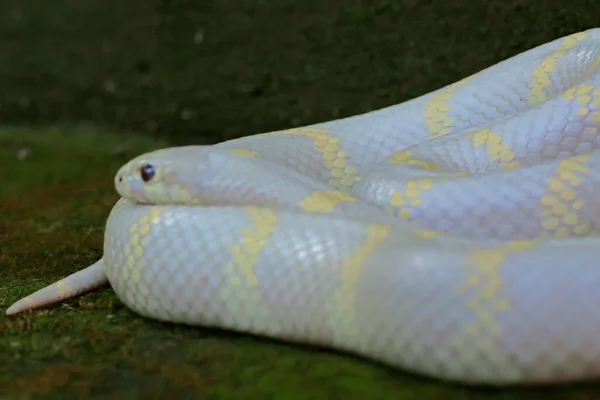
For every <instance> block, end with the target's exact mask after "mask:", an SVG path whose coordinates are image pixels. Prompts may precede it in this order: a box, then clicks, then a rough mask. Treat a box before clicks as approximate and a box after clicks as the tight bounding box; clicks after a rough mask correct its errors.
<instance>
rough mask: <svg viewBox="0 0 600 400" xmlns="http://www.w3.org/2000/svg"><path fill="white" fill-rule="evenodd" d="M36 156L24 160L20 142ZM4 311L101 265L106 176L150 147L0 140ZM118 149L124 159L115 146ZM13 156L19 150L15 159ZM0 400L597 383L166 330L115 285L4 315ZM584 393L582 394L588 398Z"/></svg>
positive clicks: (111, 138) (16, 137) (19, 136)
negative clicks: (383, 362)
mask: <svg viewBox="0 0 600 400" xmlns="http://www.w3.org/2000/svg"><path fill="white" fill-rule="evenodd" d="M16 142H19V146H17V147H23V146H25V147H27V148H29V149H31V153H30V155H29V156H28V157H27V158H25V159H24V160H17V158H16V156H15V154H16V153H15V151H16V150H15V149H16V148H17V147H15V146H14V144H15V143H16ZM0 143H1V144H2V145H1V146H0V148H2V153H1V154H0V157H1V158H0V161H1V163H2V165H5V166H6V167H5V168H4V170H3V171H2V174H5V176H6V177H8V178H9V181H8V185H7V186H6V187H3V188H2V189H1V190H2V196H1V197H0V199H1V201H0V204H1V210H2V215H3V217H2V227H3V230H2V232H5V233H6V234H3V235H0V248H1V249H2V252H0V276H1V280H0V308H1V309H5V308H6V307H7V306H8V305H10V304H11V303H12V302H13V301H15V300H17V299H19V298H20V297H22V296H24V295H26V294H28V293H30V292H32V291H34V290H37V289H39V288H41V287H43V286H45V285H46V284H48V283H50V282H53V281H55V280H57V279H59V278H60V277H62V276H64V275H67V274H69V273H71V272H73V271H75V270H78V269H81V268H83V267H85V266H87V265H89V264H90V263H92V262H94V261H95V260H96V259H97V258H98V257H100V255H101V248H102V231H103V225H104V221H105V218H106V216H107V215H108V212H109V210H110V208H111V207H112V205H113V203H114V201H115V200H116V198H117V196H116V195H115V194H114V192H113V188H112V174H113V173H114V171H115V170H116V168H117V167H118V166H119V165H120V164H121V163H122V162H123V161H124V159H127V158H130V157H131V156H134V155H136V154H138V153H141V152H143V151H147V150H150V149H154V148H157V147H162V146H163V145H164V143H162V142H155V141H152V140H149V139H140V138H136V137H134V136H128V137H127V139H126V140H125V141H123V136H121V135H118V136H117V135H112V134H109V133H106V132H102V133H98V132H94V131H93V130H90V129H86V130H81V131H80V130H78V129H76V128H71V129H52V130H47V131H37V132H35V131H28V130H24V129H12V130H11V129H5V130H3V131H2V132H0ZM118 147H120V151H119V153H120V155H118V156H116V155H115V152H114V151H115V149H117V148H118ZM7 149H12V150H7ZM0 354H1V355H2V360H3V361H8V362H1V363H0V398H7V399H13V398H14V399H22V398H27V399H29V398H31V399H35V398H43V399H55V398H56V399H62V398H83V397H85V398H88V397H89V398H96V397H97V398H119V399H127V398H147V399H154V398H167V397H168V398H171V397H172V398H181V399H187V398H198V396H201V397H202V398H213V399H254V398H260V399H263V398H270V399H281V400H287V399H290V400H301V399H311V398H318V399H324V398H344V399H366V398H368V399H390V398H391V399H397V400H403V399H407V400H409V399H410V400H412V399H425V400H426V399H445V400H458V399H467V400H478V399H543V398H557V399H558V398H560V399H574V400H575V399H579V400H581V399H591V398H593V397H591V396H593V395H594V394H595V395H600V388H598V387H596V386H577V387H561V388H559V389H553V390H552V391H523V390H481V389H478V390H475V389H469V388H464V387H460V386H455V385H449V384H443V383H439V382H436V381H432V380H428V379H423V378H420V377H415V376H412V375H409V374H405V373H403V372H398V371H392V370H390V369H388V368H384V367H382V366H378V365H374V364H372V363H370V362H368V361H366V360H362V359H358V358H355V357H352V356H350V355H346V354H340V353H336V352H330V351H323V350H320V349H315V348H311V347H305V346H296V345H288V344H283V343H280V342H274V341H270V340H265V339H262V338H256V337H249V336H245V335H238V334H233V333H228V332H221V331H215V330H207V329H201V328H192V327H185V326H177V325H172V324H163V323H158V322H156V321H151V320H147V319H144V318H141V317H139V316H137V315H135V314H134V313H132V312H131V311H129V310H128V309H127V308H125V307H124V306H123V305H122V304H121V303H120V302H119V300H118V299H117V297H116V296H115V295H114V293H113V292H112V290H111V289H110V288H102V289H99V290H97V291H95V292H93V293H90V294H87V295H84V296H81V297H79V298H76V299H73V300H71V301H68V302H65V303H63V304H58V305H55V306H52V307H48V308H47V309H43V310H38V311H34V312H30V313H25V314H23V315H19V316H16V317H11V318H7V317H5V316H4V315H2V316H0ZM586 396H587V397H586Z"/></svg>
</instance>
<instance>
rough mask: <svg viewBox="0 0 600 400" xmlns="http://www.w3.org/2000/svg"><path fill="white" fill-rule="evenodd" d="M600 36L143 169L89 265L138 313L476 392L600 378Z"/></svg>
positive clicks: (572, 39)
mask: <svg viewBox="0 0 600 400" xmlns="http://www.w3.org/2000/svg"><path fill="white" fill-rule="evenodd" d="M599 66H600V29H593V30H589V31H585V32H581V33H577V34H574V35H570V36H567V37H564V38H561V39H558V40H555V41H552V42H550V43H547V44H544V45H542V46H539V47H536V48H534V49H531V50H529V51H526V52H524V53H521V54H519V55H517V56H515V57H512V58H510V59H508V60H505V61H503V62H500V63H498V64H496V65H494V66H492V67H490V68H488V69H485V70H482V71H480V72H479V73H477V74H475V75H473V76H471V77H469V78H466V79H463V80H461V81H459V82H457V83H454V84H452V85H449V86H447V87H444V88H442V89H439V90H437V91H434V92H432V93H429V94H426V95H423V96H421V97H419V98H416V99H413V100H411V101H407V102H405V103H402V104H399V105H395V106H392V107H388V108H384V109H381V110H377V111H374V112H371V113H367V114H363V115H358V116H354V117H350V118H344V119H339V120H334V121H329V122H325V123H320V124H315V125H311V126H307V127H302V128H296V129H290V130H284V131H278V132H271V133H267V134H260V135H253V136H248V137H244V138H240V139H236V140H231V141H226V142H223V143H219V144H217V145H214V146H183V147H173V148H168V149H162V150H158V151H155V152H151V153H148V154H144V155H141V156H139V157H137V158H135V159H133V160H132V161H130V162H128V163H127V164H125V165H124V166H123V167H122V168H121V169H120V170H119V171H118V173H117V174H116V176H115V186H116V190H117V192H118V193H119V194H120V195H121V197H122V198H121V199H120V200H119V201H118V202H117V204H116V205H115V207H114V208H113V210H112V212H111V214H110V216H109V218H108V221H107V224H106V231H105V242H104V255H103V258H102V259H101V260H99V261H98V262H97V263H95V264H93V265H92V266H90V267H88V268H86V269H84V270H82V271H79V272H76V273H74V274H73V275H71V276H69V277H67V278H65V279H63V280H61V281H59V282H57V283H55V284H53V285H51V286H48V287H46V288H44V289H41V290H40V291H38V292H36V293H34V294H32V295H30V296H28V297H26V298H24V299H22V300H19V301H18V302H16V303H15V304H14V305H12V306H11V307H10V308H9V309H8V310H7V314H15V313H18V312H21V311H24V310H27V309H32V308H35V307H40V306H43V305H47V304H50V303H54V302H57V301H60V300H64V299H67V298H70V297H73V296H75V295H79V294H81V293H84V292H87V291H89V290H91V289H92V288H95V287H97V286H100V285H102V284H104V283H106V282H110V284H111V285H112V287H113V289H114V291H115V292H116V294H117V295H118V297H119V298H120V300H121V301H122V302H123V303H124V304H126V305H127V306H128V307H129V308H131V309H132V310H134V311H135V312H137V313H139V314H141V315H143V316H147V317H150V318H154V319H157V320H163V321H173V322H176V323H186V324H191V325H201V326H207V327H220V328H224V329H231V330H236V331H241V332H248V333H252V334H256V335H265V336H269V337H273V338H278V339H281V340H287V341H293V342H301V343H306V344H313V345H318V346H325V347H329V348H334V349H337V350H340V351H346V352H350V353H354V354H358V355H361V356H363V357H366V358H370V359H373V360H378V361H380V362H382V363H384V364H387V365H389V366H392V367H397V368H399V369H403V370H407V371H413V372H417V373H420V374H423V375H428V376H432V377H436V378H439V379H448V380H454V381H459V382H463V383H471V384H476V383H484V384H485V383H488V384H530V383H556V382H566V381H573V380H589V379H594V378H598V377H600V310H599V305H600V289H599V288H600V265H598V261H599V260H600V237H599V235H598V233H599V232H600V152H598V151H597V149H598V148H599V147H600V133H599V132H600V131H599V127H600V69H599Z"/></svg>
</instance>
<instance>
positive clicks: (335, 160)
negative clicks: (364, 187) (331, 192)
mask: <svg viewBox="0 0 600 400" xmlns="http://www.w3.org/2000/svg"><path fill="white" fill-rule="evenodd" d="M270 134H271V135H284V134H288V135H301V136H306V137H309V138H311V139H313V144H314V145H315V146H316V148H317V150H318V151H319V153H320V154H321V157H322V158H323V161H324V163H325V166H326V168H327V169H328V171H329V175H330V178H329V182H328V183H329V185H330V186H332V187H334V188H337V189H339V188H351V187H352V186H354V184H355V183H356V182H358V181H359V179H360V177H359V176H358V170H357V169H356V167H354V166H352V165H351V164H350V163H349V161H348V159H347V157H348V154H347V153H346V152H345V151H342V150H340V139H339V138H337V137H335V136H334V135H332V134H331V133H330V132H329V131H328V130H327V129H324V128H310V127H305V128H296V129H290V130H284V131H277V132H271V133H270Z"/></svg>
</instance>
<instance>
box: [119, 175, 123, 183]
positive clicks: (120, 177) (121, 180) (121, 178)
mask: <svg viewBox="0 0 600 400" xmlns="http://www.w3.org/2000/svg"><path fill="white" fill-rule="evenodd" d="M118 181H119V183H121V182H123V175H119V178H118Z"/></svg>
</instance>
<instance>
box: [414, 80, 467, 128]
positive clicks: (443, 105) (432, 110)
mask: <svg viewBox="0 0 600 400" xmlns="http://www.w3.org/2000/svg"><path fill="white" fill-rule="evenodd" d="M474 77H475V75H471V76H469V77H467V78H464V79H462V80H460V81H458V82H455V83H453V84H451V85H448V86H446V87H445V88H443V89H440V90H439V91H437V92H435V93H433V94H432V95H431V97H430V98H429V101H428V102H427V104H426V105H425V124H426V125H427V130H428V132H429V135H430V136H433V137H438V136H444V135H447V134H449V133H450V132H452V124H453V123H454V119H453V118H451V117H450V116H449V112H450V103H449V101H450V98H451V97H452V94H453V93H454V91H455V90H456V89H457V88H459V87H461V86H463V85H465V84H466V83H467V82H468V81H470V80H471V79H473V78H474Z"/></svg>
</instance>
